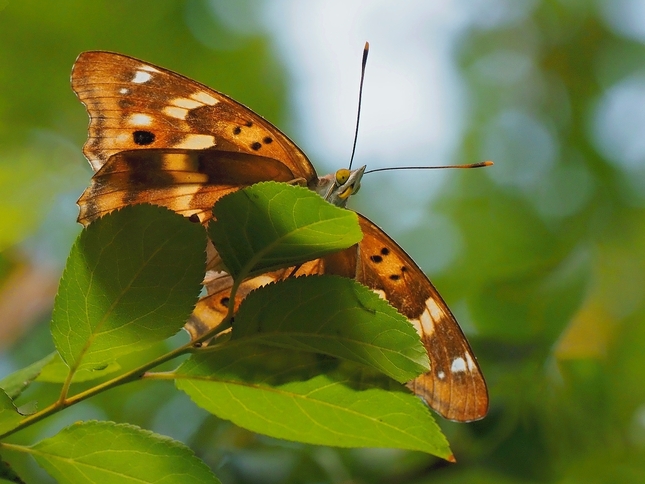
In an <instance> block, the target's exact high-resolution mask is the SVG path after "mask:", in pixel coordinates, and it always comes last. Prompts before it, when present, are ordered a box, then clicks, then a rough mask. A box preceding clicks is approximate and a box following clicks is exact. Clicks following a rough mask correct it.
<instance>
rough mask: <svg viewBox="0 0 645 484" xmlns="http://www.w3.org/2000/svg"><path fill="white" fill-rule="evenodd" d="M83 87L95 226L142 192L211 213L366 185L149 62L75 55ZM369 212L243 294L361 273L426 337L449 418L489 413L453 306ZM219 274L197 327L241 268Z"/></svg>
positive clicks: (437, 392) (438, 397) (86, 219)
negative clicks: (265, 187)
mask: <svg viewBox="0 0 645 484" xmlns="http://www.w3.org/2000/svg"><path fill="white" fill-rule="evenodd" d="M72 87H73V89H74V91H75V92H76V94H77V95H78V97H79V99H80V100H81V101H82V102H83V103H84V104H85V106H86V107H87V110H88V112H89V114H90V126H89V135H88V140H87V142H86V144H85V146H84V148H83V152H84V154H85V156H86V157H87V158H88V160H89V162H90V164H91V165H92V168H93V169H94V171H95V172H96V173H95V175H94V176H93V178H92V182H91V185H90V186H89V187H88V188H87V189H86V190H85V192H84V193H83V194H82V195H81V197H80V199H79V201H78V204H79V207H80V214H79V222H81V223H82V224H84V225H87V224H89V223H91V222H92V221H93V220H95V219H96V218H98V217H100V216H102V215H103V214H105V213H108V212H110V211H112V210H115V209H117V208H119V207H122V206H125V205H131V204H136V203H153V204H158V205H162V206H165V207H168V208H170V209H172V210H175V211H176V212H178V213H181V214H183V215H185V216H186V217H190V218H191V220H194V221H199V222H201V223H205V222H207V221H208V220H209V219H210V218H212V213H211V208H212V206H213V205H214V204H215V203H216V202H217V201H218V200H219V199H220V198H221V197H223V196H224V195H226V194H228V193H231V192H233V191H236V190H239V189H240V188H243V187H245V186H249V185H252V184H253V183H256V182H259V181H266V180H274V181H283V182H291V183H299V184H303V185H306V186H308V187H309V188H311V189H312V190H315V191H316V192H318V193H319V194H320V195H321V196H323V197H324V198H326V199H327V200H328V201H330V203H333V204H335V205H338V206H342V207H344V206H345V204H346V203H347V200H348V199H349V198H350V196H351V195H352V194H355V193H356V192H357V191H358V189H359V188H360V181H361V178H362V176H363V173H364V170H365V167H361V168H359V169H357V170H353V171H351V170H346V169H341V170H338V171H337V172H336V173H335V174H331V175H327V176H324V177H318V176H317V174H316V171H315V169H314V168H313V166H312V164H311V163H310V162H309V160H308V159H307V157H306V156H305V154H304V153H303V152H302V151H301V150H300V149H299V148H298V147H297V146H296V145H295V144H294V143H293V142H292V141H291V140H290V139H289V138H288V137H287V136H285V135H284V134H283V133H282V132H281V131H280V130H278V129H277V128H276V127H275V126H273V125H272V124H271V123H269V122H268V121H266V120H265V119H264V118H262V117H261V116H259V115H257V114H256V113H254V112H253V111H251V110H250V109H248V108H247V107H245V106H243V105H241V104H239V103H237V102H236V101H234V100H233V99H231V98H229V97H228V96H226V95H224V94H221V93H219V92H217V91H214V90H212V89H210V88H208V87H206V86H204V85H203V84H200V83H198V82H196V81H193V80H191V79H189V78H187V77H184V76H181V75H180V74H176V73H174V72H172V71H169V70H166V69H163V68H161V67H158V66H154V65H152V64H149V63H147V62H144V61H140V60H138V59H135V58H132V57H128V56H124V55H121V54H115V53H110V52H101V51H94V52H85V53H82V54H81V55H80V56H79V57H78V59H77V61H76V63H75V65H74V69H73V72H72ZM359 223H360V226H361V229H362V231H363V234H364V237H363V240H362V241H361V242H360V243H359V244H357V245H356V246H354V247H351V248H349V249H346V250H345V251H342V252H339V253H336V254H332V255H330V256H327V257H325V258H322V259H318V260H315V261H310V262H307V263H305V264H303V265H302V266H299V267H298V268H290V269H284V270H281V271H276V272H274V273H269V274H266V275H263V276H258V277H257V278H253V279H252V280H247V281H244V283H243V284H242V286H241V287H240V291H238V296H237V297H238V298H239V299H240V301H241V299H242V298H243V297H244V295H245V294H247V293H248V292H249V291H250V290H252V289H254V288H255V287H259V286H261V285H263V284H265V283H267V282H270V281H272V280H276V279H281V278H285V277H291V276H293V275H311V274H323V273H324V274H337V275H341V276H345V277H351V278H354V279H356V280H357V281H359V282H361V283H363V284H364V285H366V286H368V287H369V288H371V289H372V290H373V291H375V292H376V293H377V294H379V295H380V296H381V297H383V298H385V299H387V300H388V301H389V302H390V304H392V305H393V306H394V307H395V308H396V309H398V311H399V312H400V313H402V314H403V315H404V316H406V317H407V318H408V320H409V321H410V323H411V324H412V325H413V326H414V327H415V328H416V329H417V331H418V332H419V334H420V336H421V340H422V342H423V344H424V346H425V347H426V349H427V351H428V356H429V358H430V367H431V370H430V371H429V372H428V373H426V374H424V375H421V376H420V377H418V378H416V379H415V380H413V381H412V382H409V383H408V387H409V388H410V389H411V390H412V391H413V392H414V393H415V394H417V395H419V396H421V397H422V398H423V399H424V400H425V401H426V402H427V403H428V404H429V405H430V406H431V407H432V408H433V409H434V410H435V411H437V412H438V413H439V414H441V415H442V416H444V417H446V418H448V419H452V420H457V421H471V420H477V419H480V418H482V417H483V416H484V415H485V414H486V412H487V410H488V392H487V389H486V384H485V382H484V378H483V375H482V373H481V370H480V368H479V366H478V364H477V361H476V359H475V357H474V355H473V353H472V350H471V349H470V346H469V344H468V342H467V340H466V338H465V336H464V334H463V333H462V331H461V329H460V328H459V325H458V324H457V321H456V320H455V318H454V316H453V315H452V313H451V312H450V309H449V308H448V306H447V305H446V303H445V302H444V301H443V299H442V298H441V296H440V295H439V293H438V292H437V291H436V289H435V288H434V286H433V285H432V283H431V282H430V281H429V280H428V278H427V277H426V276H425V274H424V273H423V271H421V269H420V268H419V267H418V266H417V265H416V264H415V263H414V261H412V259H411V258H410V257H409V256H408V255H407V254H406V253H405V251H404V250H403V249H402V248H401V247H399V246H398V244H396V242H394V241H393V240H392V239H391V238H390V237H388V236H387V235H386V234H385V233H384V232H383V231H382V230H381V229H380V228H379V227H377V226H376V225H375V224H373V223H372V222H370V221H369V220H368V219H367V218H365V217H363V216H362V215H360V214H359ZM217 259H218V255H217V253H216V251H214V249H213V248H212V247H211V248H210V251H209V268H216V267H217V266H218V263H217ZM210 274H211V277H210V279H208V280H207V281H205V284H206V287H207V290H208V295H207V296H205V297H204V298H203V299H202V300H201V301H200V302H199V303H198V305H197V307H196V309H195V312H194V313H193V316H192V317H191V321H190V322H189V329H190V328H192V330H191V331H193V332H194V333H199V331H203V330H204V328H211V327H213V326H214V325H216V323H217V322H219V321H221V319H222V317H223V315H224V314H226V312H225V310H224V309H225V308H226V306H227V305H228V303H229V301H228V294H230V277H229V276H227V275H226V274H224V273H215V272H211V273H210ZM237 303H238V301H237V300H236V304H237ZM222 311H223V313H222ZM191 324H192V326H191Z"/></svg>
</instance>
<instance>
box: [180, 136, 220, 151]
mask: <svg viewBox="0 0 645 484" xmlns="http://www.w3.org/2000/svg"><path fill="white" fill-rule="evenodd" d="M212 146H215V137H214V136H211V135H208V134H189V135H187V136H186V137H185V138H184V139H183V140H182V142H181V143H179V144H178V145H177V146H176V148H184V149H187V150H203V149H205V148H210V147H212Z"/></svg>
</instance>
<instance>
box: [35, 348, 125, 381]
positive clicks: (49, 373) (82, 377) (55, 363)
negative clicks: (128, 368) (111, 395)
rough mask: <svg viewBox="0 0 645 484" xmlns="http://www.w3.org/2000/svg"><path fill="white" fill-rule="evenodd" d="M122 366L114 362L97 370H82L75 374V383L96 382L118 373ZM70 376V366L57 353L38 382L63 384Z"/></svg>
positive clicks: (39, 376) (42, 372)
mask: <svg viewBox="0 0 645 484" xmlns="http://www.w3.org/2000/svg"><path fill="white" fill-rule="evenodd" d="M120 369H121V366H120V365H119V364H118V363H117V362H115V361H113V362H111V363H107V364H106V365H103V366H100V367H96V368H81V369H80V370H78V371H76V372H75V373H74V378H73V379H72V381H73V382H74V383H79V382H84V381H91V380H96V379H98V378H102V377H104V376H107V375H111V374H113V373H116V372H117V371H119V370H120ZM68 375H69V366H67V364H66V363H65V362H64V361H63V359H62V358H61V356H60V354H58V353H55V354H54V358H52V360H51V361H50V362H49V363H48V364H47V365H45V366H44V367H43V369H42V371H41V372H40V375H38V378H36V381H39V382H47V383H63V382H64V381H65V380H67V376H68Z"/></svg>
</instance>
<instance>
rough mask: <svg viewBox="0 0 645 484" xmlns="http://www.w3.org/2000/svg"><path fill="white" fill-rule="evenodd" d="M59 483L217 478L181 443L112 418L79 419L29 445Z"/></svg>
mask: <svg viewBox="0 0 645 484" xmlns="http://www.w3.org/2000/svg"><path fill="white" fill-rule="evenodd" d="M30 452H31V454H32V455H33V457H34V458H35V459H36V461H37V462H38V464H39V465H40V466H42V467H43V468H44V469H45V470H46V471H47V472H48V473H49V474H50V475H51V476H52V477H53V478H54V479H56V480H57V481H58V482H59V483H61V484H67V483H69V484H87V483H96V484H111V483H114V484H127V483H137V484H141V483H154V484H173V483H177V484H185V483H196V484H197V483H199V484H203V483H219V482H220V481H219V480H218V479H217V478H216V477H215V476H214V475H213V474H212V472H211V471H210V469H209V468H208V467H207V466H206V464H204V463H203V462H202V461H201V460H199V459H198V458H197V457H195V455H194V454H193V451H192V450H190V449H189V448H188V447H186V446H185V445H183V444H182V443H180V442H177V441H174V440H172V439H170V438H168V437H164V436H162V435H158V434H155V433H152V432H149V431H147V430H142V429H140V428H139V427H136V426H134V425H127V424H116V423H114V422H96V421H90V422H80V423H76V424H74V425H71V426H70V427H67V428H65V429H63V430H62V431H61V432H59V433H58V434H57V435H55V436H54V437H52V438H49V439H45V440H43V441H41V442H38V443H37V444H35V445H34V446H33V447H31V448H30Z"/></svg>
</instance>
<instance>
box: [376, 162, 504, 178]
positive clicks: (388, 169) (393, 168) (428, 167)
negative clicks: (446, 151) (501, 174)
mask: <svg viewBox="0 0 645 484" xmlns="http://www.w3.org/2000/svg"><path fill="white" fill-rule="evenodd" d="M484 166H493V162H492V161H480V162H479V163H469V164H467V165H440V166H393V167H390V168H375V169H373V170H369V171H366V172H365V173H364V175H367V174H368V173H376V172H377V171H393V170H438V169H440V168H482V167H484Z"/></svg>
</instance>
